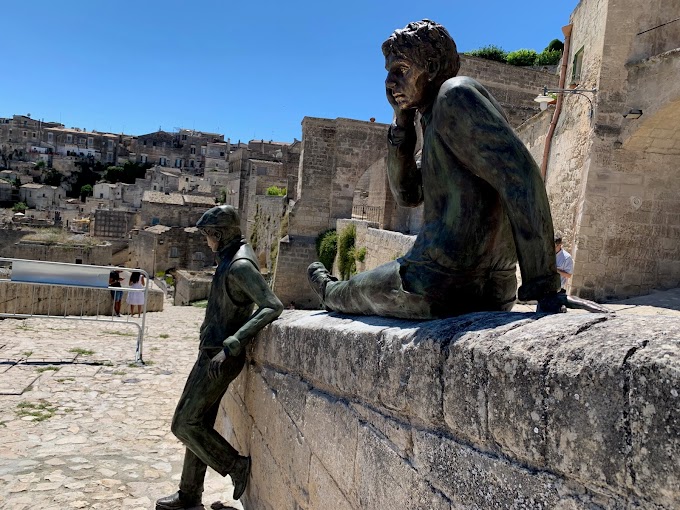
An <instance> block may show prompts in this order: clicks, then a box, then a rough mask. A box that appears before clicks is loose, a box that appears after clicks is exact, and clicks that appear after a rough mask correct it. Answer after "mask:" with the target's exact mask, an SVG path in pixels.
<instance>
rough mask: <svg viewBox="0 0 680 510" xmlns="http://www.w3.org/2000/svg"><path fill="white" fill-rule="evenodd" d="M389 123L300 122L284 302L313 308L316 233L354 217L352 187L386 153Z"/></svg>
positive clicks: (279, 275)
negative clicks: (310, 271) (310, 281)
mask: <svg viewBox="0 0 680 510" xmlns="http://www.w3.org/2000/svg"><path fill="white" fill-rule="evenodd" d="M386 143H387V125H386V124H379V123H371V122H363V121H358V120H351V119H335V120H330V119H318V118H312V117H305V118H304V119H303V120H302V146H301V153H300V162H299V173H298V175H297V183H296V186H295V190H296V191H295V192H294V194H290V193H289V198H290V199H292V200H294V203H295V205H294V206H293V207H292V209H291V210H290V212H289V215H288V229H287V232H288V236H287V237H286V238H285V240H282V241H281V242H280V243H279V249H278V259H277V263H276V269H275V272H274V292H275V293H276V295H277V296H278V297H279V298H280V299H281V301H282V302H283V303H284V304H285V305H289V304H291V303H294V304H295V306H298V307H315V306H316V304H317V303H318V299H317V298H316V296H315V294H314V292H313V291H312V290H311V288H310V287H309V285H307V282H306V281H305V275H306V271H307V266H308V265H309V264H310V263H311V262H313V261H314V260H316V259H317V255H316V237H317V236H318V235H319V234H320V233H321V232H323V231H325V230H327V229H329V228H335V221H336V220H337V219H340V218H349V217H351V215H352V202H353V198H354V188H355V185H356V183H357V181H358V180H359V178H360V177H361V175H363V174H364V173H365V171H366V169H367V168H368V167H370V166H371V165H372V164H373V163H374V162H375V161H378V160H380V159H381V158H383V157H384V155H385V153H386V150H387V149H386Z"/></svg>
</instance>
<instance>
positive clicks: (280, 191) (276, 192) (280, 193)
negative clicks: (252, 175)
mask: <svg viewBox="0 0 680 510" xmlns="http://www.w3.org/2000/svg"><path fill="white" fill-rule="evenodd" d="M287 193H288V189H287V188H279V187H278V186H269V187H268V188H267V195H273V196H276V197H285V196H286V194H287Z"/></svg>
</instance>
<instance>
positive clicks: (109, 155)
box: [106, 152, 113, 163]
mask: <svg viewBox="0 0 680 510" xmlns="http://www.w3.org/2000/svg"><path fill="white" fill-rule="evenodd" d="M106 162H107V163H113V154H111V153H110V152H107V153H106Z"/></svg>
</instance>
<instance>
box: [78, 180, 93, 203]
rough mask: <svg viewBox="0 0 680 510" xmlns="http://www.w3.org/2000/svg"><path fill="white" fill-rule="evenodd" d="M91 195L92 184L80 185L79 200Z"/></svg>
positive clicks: (82, 200)
mask: <svg viewBox="0 0 680 510" xmlns="http://www.w3.org/2000/svg"><path fill="white" fill-rule="evenodd" d="M91 196H92V186H90V185H89V184H85V185H84V186H81V187H80V201H81V202H85V197H91Z"/></svg>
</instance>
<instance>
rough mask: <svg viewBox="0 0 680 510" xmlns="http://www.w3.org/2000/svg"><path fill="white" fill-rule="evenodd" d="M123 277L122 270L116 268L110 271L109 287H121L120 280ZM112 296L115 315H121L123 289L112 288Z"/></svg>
mask: <svg viewBox="0 0 680 510" xmlns="http://www.w3.org/2000/svg"><path fill="white" fill-rule="evenodd" d="M122 280H123V279H122V278H121V277H120V271H116V270H115V269H114V270H113V271H111V272H110V273H109V287H120V282H121V281H122ZM111 297H112V298H113V315H114V316H116V317H120V304H121V301H122V299H123V291H122V290H112V291H111Z"/></svg>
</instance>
